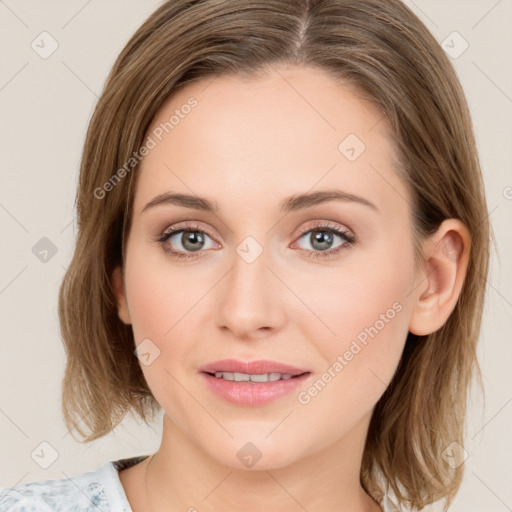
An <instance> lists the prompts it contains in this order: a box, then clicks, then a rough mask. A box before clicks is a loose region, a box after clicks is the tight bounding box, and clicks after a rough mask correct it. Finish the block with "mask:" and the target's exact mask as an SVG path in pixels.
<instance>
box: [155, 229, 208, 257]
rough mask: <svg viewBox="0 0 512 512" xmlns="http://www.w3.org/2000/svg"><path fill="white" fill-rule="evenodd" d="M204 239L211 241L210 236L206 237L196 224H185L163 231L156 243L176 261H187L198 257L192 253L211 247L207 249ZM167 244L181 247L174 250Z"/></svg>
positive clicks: (204, 232) (206, 234)
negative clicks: (176, 259)
mask: <svg viewBox="0 0 512 512" xmlns="http://www.w3.org/2000/svg"><path fill="white" fill-rule="evenodd" d="M206 238H209V239H210V240H211V237H210V235H208V233H206V231H204V230H202V229H200V227H199V226H198V225H197V224H185V225H182V226H178V227H174V228H172V229H168V230H166V231H164V232H163V233H162V235H161V236H160V238H159V239H158V242H159V243H160V245H161V246H162V247H163V249H164V250H165V251H166V252H168V253H170V254H171V255H172V256H173V257H175V258H178V259H189V258H197V257H198V256H199V255H198V254H194V253H198V252H201V250H202V249H209V248H211V246H210V247H208V244H205V241H206ZM173 239H174V240H173ZM169 242H173V243H174V244H177V245H178V246H180V245H181V247H178V250H175V249H173V248H172V245H171V244H170V243H169ZM188 251H190V252H188Z"/></svg>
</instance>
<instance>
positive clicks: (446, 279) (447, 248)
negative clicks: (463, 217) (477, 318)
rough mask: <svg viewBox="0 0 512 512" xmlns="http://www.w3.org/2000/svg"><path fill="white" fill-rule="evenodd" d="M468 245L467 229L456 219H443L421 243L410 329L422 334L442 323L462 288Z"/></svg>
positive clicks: (429, 332)
mask: <svg viewBox="0 0 512 512" xmlns="http://www.w3.org/2000/svg"><path fill="white" fill-rule="evenodd" d="M470 245H471V237H470V235H469V232H468V229H467V228H466V226H465V225H464V223H463V222H461V221H460V220H458V219H446V220H445V221H444V222H442V223H441V225H440V226H439V228H438V230H437V231H436V232H435V233H434V234H433V235H431V236H430V237H429V239H428V240H427V242H426V243H425V244H424V249H423V254H424V259H425V272H423V277H422V279H423V282H422V285H421V286H419V287H418V292H417V296H416V299H415V303H414V305H413V309H412V313H411V318H410V322H409V331H410V332H411V333H413V334H416V335H418V336H424V335H426V334H431V333H433V332H434V331H437V330H438V329H440V328H441V327H442V326H443V325H444V324H445V323H446V321H447V320H448V318H449V316H450V314H451V313H452V311H453V309H454V308H455V305H456V304H457V300H458V298H459V295H460V292H461V290H462V285H463V283H464V278H465V276H466V270H467V267H468V262H469V251H470Z"/></svg>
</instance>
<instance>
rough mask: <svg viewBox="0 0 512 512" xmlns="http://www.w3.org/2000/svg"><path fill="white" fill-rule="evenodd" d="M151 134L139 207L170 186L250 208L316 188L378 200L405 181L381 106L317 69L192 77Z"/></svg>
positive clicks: (140, 179) (166, 105) (160, 113)
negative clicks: (195, 79)
mask: <svg viewBox="0 0 512 512" xmlns="http://www.w3.org/2000/svg"><path fill="white" fill-rule="evenodd" d="M146 136H147V137H150V138H151V139H152V140H153V142H154V144H155V145H154V148H153V149H151V151H149V153H148V154H147V155H146V156H145V157H144V159H143V161H142V163H141V166H140V169H139V171H138V172H139V176H138V178H137V180H138V183H137V192H136V197H135V209H136V212H140V211H141V210H142V208H143V207H144V205H145V204H146V203H147V202H148V201H150V200H151V199H152V198H153V197H154V196H155V195H157V194H161V193H163V192H167V191H174V192H182V193H187V194H196V195H198V196H201V197H210V198H212V199H213V200H214V201H215V202H217V203H219V204H220V205H221V206H222V203H223V202H225V201H228V202H230V203H232V204H233V205H235V203H237V206H238V207H247V206H248V204H250V203H251V200H252V199H254V200H256V198H259V200H261V198H262V197H267V198H269V197H270V196H271V195H274V194H275V195H276V196H279V198H281V197H284V196H286V195H290V194H294V193H297V192H299V191H300V192H304V191H306V190H310V189H312V188H313V187H315V186H318V187H319V188H328V187H331V186H335V187H337V188H346V189H347V191H348V192H352V193H354V194H361V195H362V194H363V193H366V195H368V194H370V195H373V196H374V201H372V202H375V203H378V202H379V199H378V198H377V197H376V196H378V195H381V194H383V193H386V192H388V193H389V192H390V190H393V187H399V188H400V187H401V186H402V185H401V184H400V183H399V181H398V177H397V176H396V174H395V172H394V168H395V163H394V160H393V149H394V148H393V145H392V142H391V139H390V132H389V130H388V126H387V123H386V122H385V119H384V116H383V114H382V113H381V112H380V110H379V109H377V108H376V106H374V105H373V104H372V103H370V102H368V101H365V100H364V99H362V98H361V96H360V95H359V94H358V93H357V91H355V90H354V89H352V88H349V87H348V86H347V85H346V84H344V83H343V82H340V81H335V80H334V79H333V78H332V77H331V76H330V75H328V74H327V73H326V72H323V71H321V70H318V69H312V68H296V67H280V68H275V70H273V71H269V72H268V73H266V74H265V75H258V76H254V77H247V76H246V77H243V76H239V75H221V76H218V77H215V78H213V79H212V78H211V77H209V78H207V79H204V80H201V81H199V82H195V83H192V84H188V85H187V86H185V87H183V88H181V89H179V90H178V91H176V92H175V93H174V94H173V96H172V97H171V98H169V99H168V100H167V101H166V102H165V103H164V105H163V106H162V107H161V108H160V110H159V111H158V112H157V114H156V115H155V117H154V118H153V120H152V123H151V125H150V127H149V129H148V131H147V134H146ZM379 174H380V175H381V177H379ZM383 177H384V178H385V179H384V181H383V179H382V178H383ZM389 180H390V181H391V182H392V183H390V184H391V188H390V186H389V185H387V188H388V190H387V191H386V190H385V188H386V187H384V186H383V185H384V184H385V182H386V181H389ZM393 193H394V194H395V195H396V190H395V192H393ZM238 211H240V210H238Z"/></svg>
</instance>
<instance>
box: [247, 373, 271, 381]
mask: <svg viewBox="0 0 512 512" xmlns="http://www.w3.org/2000/svg"><path fill="white" fill-rule="evenodd" d="M250 377H251V381H252V382H268V373H262V374H261V375H251V376H250Z"/></svg>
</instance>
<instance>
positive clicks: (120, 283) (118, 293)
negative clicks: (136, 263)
mask: <svg viewBox="0 0 512 512" xmlns="http://www.w3.org/2000/svg"><path fill="white" fill-rule="evenodd" d="M112 288H113V290H114V294H115V297H116V301H117V312H118V315H119V318H120V319H121V321H122V322H123V323H125V324H126V325H129V324H131V323H132V322H131V318H130V312H129V310H128V302H127V301H126V291H125V287H124V278H123V271H122V268H121V266H117V267H116V268H115V269H114V271H113V272H112Z"/></svg>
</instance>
